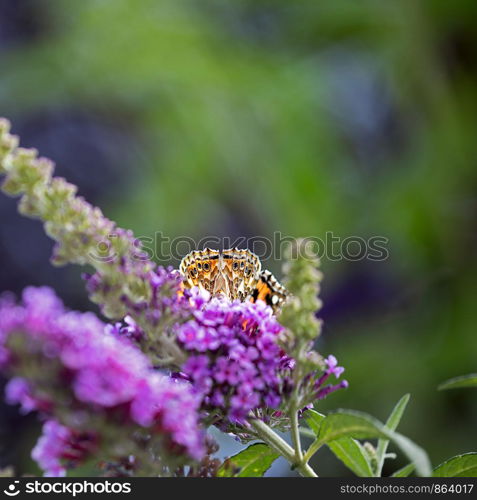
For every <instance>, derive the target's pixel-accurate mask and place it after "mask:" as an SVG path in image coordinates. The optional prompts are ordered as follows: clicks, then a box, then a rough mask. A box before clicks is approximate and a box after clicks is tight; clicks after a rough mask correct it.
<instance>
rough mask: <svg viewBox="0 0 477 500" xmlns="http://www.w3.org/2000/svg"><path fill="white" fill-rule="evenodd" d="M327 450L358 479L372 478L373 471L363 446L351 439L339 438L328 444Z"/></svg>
mask: <svg viewBox="0 0 477 500" xmlns="http://www.w3.org/2000/svg"><path fill="white" fill-rule="evenodd" d="M328 448H329V449H330V450H331V451H332V452H333V453H334V454H335V456H336V457H337V458H339V459H340V460H341V461H342V462H343V463H344V464H345V465H346V467H348V469H350V470H351V471H353V472H354V473H355V474H356V475H357V476H359V477H372V476H373V471H372V469H371V464H370V462H369V460H368V456H367V454H366V451H365V449H364V447H363V445H362V444H361V443H360V442H359V441H356V439H352V438H347V437H345V438H341V439H337V440H336V441H332V442H331V443H328Z"/></svg>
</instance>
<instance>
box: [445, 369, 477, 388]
mask: <svg viewBox="0 0 477 500" xmlns="http://www.w3.org/2000/svg"><path fill="white" fill-rule="evenodd" d="M461 387H477V373H470V374H469V375H462V376H461V377H455V378H451V379H449V380H446V381H445V382H443V383H442V384H441V385H440V386H439V387H438V389H439V391H443V390H445V389H460V388H461Z"/></svg>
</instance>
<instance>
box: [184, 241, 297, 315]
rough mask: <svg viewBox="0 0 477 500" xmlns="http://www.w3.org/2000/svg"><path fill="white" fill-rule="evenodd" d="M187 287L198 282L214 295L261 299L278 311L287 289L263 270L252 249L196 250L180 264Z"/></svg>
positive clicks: (200, 286)
mask: <svg viewBox="0 0 477 500" xmlns="http://www.w3.org/2000/svg"><path fill="white" fill-rule="evenodd" d="M179 270H180V272H181V274H182V275H183V277H184V282H185V285H186V286H187V287H189V288H190V287H193V286H197V287H199V288H201V289H203V290H206V291H207V292H209V293H210V294H211V295H212V296H220V295H222V296H224V297H226V298H227V299H229V300H235V299H239V300H241V301H245V300H250V301H252V302H256V301H257V300H261V301H263V302H265V303H266V304H268V305H269V306H271V307H272V308H273V310H274V311H275V312H277V311H278V310H279V309H280V307H281V305H282V304H283V302H284V301H285V300H286V298H287V297H288V292H287V290H286V289H285V287H283V286H282V285H281V284H280V283H279V282H278V280H277V279H276V278H275V277H274V276H273V275H272V273H270V272H269V271H262V265H261V263H260V259H259V258H258V257H257V256H256V255H255V254H254V253H252V252H250V251H249V250H245V249H238V248H230V249H228V250H222V251H219V250H213V249H211V248H206V249H204V250H194V251H193V252H191V253H189V254H188V255H186V256H185V257H184V258H183V259H182V262H181V265H180V268H179Z"/></svg>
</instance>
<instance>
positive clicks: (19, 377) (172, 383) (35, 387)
mask: <svg viewBox="0 0 477 500" xmlns="http://www.w3.org/2000/svg"><path fill="white" fill-rule="evenodd" d="M105 327H106V325H105V324H104V323H103V322H102V321H100V320H99V319H98V318H97V317H96V316H95V315H94V314H92V313H78V312H72V311H65V310H64V307H63V304H62V302H61V301H60V299H58V297H57V296H56V295H55V294H54V292H53V291H52V290H51V289H49V288H33V287H30V288H27V289H25V291H24V293H23V304H21V305H18V304H16V303H15V302H14V300H13V299H12V298H11V297H4V298H3V299H2V300H1V301H0V370H1V371H3V372H4V373H6V374H7V375H10V376H13V377H14V378H12V380H11V381H10V383H9V385H8V386H7V399H8V401H9V402H11V403H18V404H20V405H21V406H22V408H23V410H24V411H29V410H33V409H36V410H41V411H47V412H48V413H51V414H53V415H54V414H55V410H56V407H57V405H58V404H61V402H58V401H57V400H55V397H54V394H49V392H48V391H49V390H50V389H51V388H56V387H58V386H60V387H61V390H62V391H69V392H70V393H71V395H72V396H73V397H74V400H73V403H72V404H71V406H72V407H74V406H78V405H83V406H84V405H86V406H87V407H88V409H89V410H91V411H97V412H102V413H103V414H105V415H107V414H108V412H111V411H113V410H114V408H118V407H121V408H123V409H126V414H127V419H128V422H129V423H131V424H132V425H139V426H144V427H150V428H151V429H152V430H153V431H154V432H157V433H160V434H161V436H163V437H164V441H165V442H166V443H167V444H168V446H169V448H171V449H173V450H180V451H181V452H185V454H186V455H189V456H190V457H192V458H194V459H198V458H200V457H201V456H202V454H203V435H202V432H201V430H200V429H199V420H198V413H197V408H198V406H199V401H198V398H197V396H196V395H194V394H193V393H192V390H191V388H190V387H189V385H188V384H185V383H183V382H180V381H176V380H172V379H170V378H168V377H166V376H165V375H162V374H159V373H158V372H156V371H154V370H153V369H152V368H151V366H150V363H149V360H148V359H147V357H146V356H145V355H144V354H143V353H141V352H140V351H139V350H138V349H137V348H136V347H135V346H134V345H133V344H131V342H130V341H129V340H127V339H124V338H118V337H117V336H116V335H112V334H109V333H107V332H106V331H105ZM15 339H24V340H23V343H22V347H21V349H16V347H15V346H16V345H17V344H18V342H14V340H15ZM35 359H40V360H43V361H47V363H48V364H47V366H48V371H47V372H45V370H41V373H39V375H38V376H35V375H33V376H32V375H31V369H29V370H27V368H28V366H29V364H32V363H33V362H34V361H33V360H35ZM27 371H28V372H29V374H28V376H27V377H26V378H24V377H25V375H26V372H27Z"/></svg>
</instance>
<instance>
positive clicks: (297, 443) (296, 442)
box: [290, 408, 303, 462]
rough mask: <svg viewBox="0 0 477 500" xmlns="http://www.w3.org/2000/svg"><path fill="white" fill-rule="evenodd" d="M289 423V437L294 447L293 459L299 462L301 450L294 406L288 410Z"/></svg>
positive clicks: (301, 457)
mask: <svg viewBox="0 0 477 500" xmlns="http://www.w3.org/2000/svg"><path fill="white" fill-rule="evenodd" d="M290 423H291V437H292V441H293V446H294V448H295V459H296V461H297V462H301V461H302V459H303V453H302V451H301V440H300V430H299V427H298V412H297V411H296V408H292V410H291V412H290Z"/></svg>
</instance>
